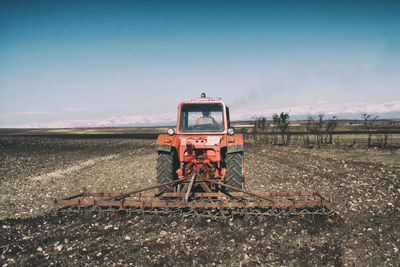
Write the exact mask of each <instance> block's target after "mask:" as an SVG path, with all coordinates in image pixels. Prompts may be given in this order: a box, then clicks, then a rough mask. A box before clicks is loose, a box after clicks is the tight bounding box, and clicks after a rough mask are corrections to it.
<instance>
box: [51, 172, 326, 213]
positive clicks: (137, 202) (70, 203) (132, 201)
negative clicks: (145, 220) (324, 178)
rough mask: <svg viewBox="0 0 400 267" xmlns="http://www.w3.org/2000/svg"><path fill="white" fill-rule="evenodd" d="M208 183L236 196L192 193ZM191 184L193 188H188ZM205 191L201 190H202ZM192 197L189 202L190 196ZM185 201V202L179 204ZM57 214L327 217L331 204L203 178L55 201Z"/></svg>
mask: <svg viewBox="0 0 400 267" xmlns="http://www.w3.org/2000/svg"><path fill="white" fill-rule="evenodd" d="M205 182H208V183H210V184H215V185H218V186H220V187H221V188H223V187H227V188H231V189H234V190H236V192H229V193H227V192H225V191H224V190H221V191H219V192H192V188H194V186H195V185H196V186H197V185H202V184H203V185H204V186H206V187H207V184H205ZM174 183H179V184H181V185H183V190H182V191H180V192H175V193H163V194H161V195H160V194H157V193H150V192H144V191H148V190H152V189H156V188H158V187H160V186H164V185H166V184H174ZM190 184H192V187H190ZM203 188H204V187H203ZM190 193H192V196H191V198H190V201H189V194H190ZM182 200H184V201H182ZM55 205H56V206H62V208H61V209H59V211H68V212H70V211H73V212H81V211H85V210H100V211H125V212H128V213H140V214H145V213H153V214H171V213H184V214H186V216H188V214H191V215H198V216H205V217H218V216H243V215H252V216H280V215H301V214H324V215H327V214H330V213H331V212H332V211H331V210H330V209H329V205H330V201H329V200H327V199H325V198H324V197H323V196H322V195H321V193H320V192H318V191H312V192H303V191H299V192H248V191H245V190H242V189H240V188H236V187H233V186H230V185H226V184H223V183H221V182H217V181H214V180H210V179H207V178H204V177H199V179H197V178H196V173H194V174H193V175H192V177H191V179H181V180H174V181H170V182H168V183H163V184H159V185H155V186H151V187H148V188H144V189H140V190H136V191H132V192H129V193H90V192H86V190H83V192H82V193H80V194H76V195H74V196H72V197H68V198H64V199H57V200H55Z"/></svg>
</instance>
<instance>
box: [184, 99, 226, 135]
mask: <svg viewBox="0 0 400 267" xmlns="http://www.w3.org/2000/svg"><path fill="white" fill-rule="evenodd" d="M222 110H223V106H222V104H183V105H182V107H181V119H180V123H179V130H180V131H181V132H221V131H223V130H224V116H223V112H222Z"/></svg>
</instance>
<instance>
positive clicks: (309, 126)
mask: <svg viewBox="0 0 400 267" xmlns="http://www.w3.org/2000/svg"><path fill="white" fill-rule="evenodd" d="M289 118H290V115H289V113H287V112H281V113H280V114H273V115H272V118H271V120H267V118H266V117H257V118H256V119H255V121H254V128H253V130H252V133H253V136H254V139H261V140H262V141H265V142H267V143H271V144H275V145H290V144H291V140H292V139H293V138H294V139H295V141H296V142H295V144H299V143H301V144H303V145H304V146H305V147H307V148H311V147H313V146H314V145H316V146H317V147H318V148H320V147H321V146H322V145H331V144H334V143H338V140H339V137H337V139H336V140H335V139H334V134H335V130H336V129H337V128H338V127H339V126H341V123H343V122H340V121H339V120H338V118H337V117H336V116H331V117H328V116H326V115H325V114H319V115H317V116H312V115H308V116H307V118H306V119H305V121H304V122H303V124H302V131H301V132H298V131H297V132H291V131H290V130H289V129H290V128H289V124H290V123H289ZM377 118H378V116H377V115H374V114H367V113H362V114H361V119H362V129H363V131H362V132H363V133H365V132H366V133H367V146H368V147H381V148H388V147H389V128H390V127H387V126H386V127H383V128H382V127H381V129H383V135H380V136H379V137H376V138H375V139H376V142H375V143H374V142H373V139H372V136H373V134H374V130H375V127H376V121H377ZM350 124H351V123H350ZM383 125H387V124H383ZM358 131H359V127H355V128H354V140H353V141H352V144H351V145H355V144H356V142H357V136H358V134H359V132H358ZM241 132H242V133H245V134H246V133H248V129H244V128H243V129H242V131H241ZM279 136H280V138H278V137H279ZM335 141H336V142H335Z"/></svg>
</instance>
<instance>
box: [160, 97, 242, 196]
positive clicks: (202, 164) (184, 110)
mask: <svg viewBox="0 0 400 267" xmlns="http://www.w3.org/2000/svg"><path fill="white" fill-rule="evenodd" d="M156 149H157V151H158V158H157V182H158V184H164V183H167V182H170V181H173V180H176V179H183V178H187V177H192V176H193V177H195V176H196V177H197V178H193V179H192V180H194V179H196V183H195V186H196V188H194V187H193V188H190V189H192V191H204V192H216V191H221V190H222V191H228V192H229V191H235V190H234V189H233V188H232V187H235V188H239V189H242V188H243V185H244V175H245V173H246V168H245V164H244V162H243V135H242V134H235V132H234V130H233V128H230V119H229V108H228V106H227V105H226V104H225V103H224V102H223V101H222V100H221V99H220V98H210V97H206V96H205V94H204V93H203V94H202V95H201V98H196V99H190V100H186V101H183V102H181V103H180V104H179V106H178V118H177V124H176V132H175V131H174V129H172V128H170V129H168V134H161V135H159V136H158V139H157V143H156ZM202 177H203V178H206V179H212V180H214V181H218V182H220V183H224V184H226V185H228V186H229V187H226V186H218V185H216V184H215V183H213V184H210V183H207V182H204V181H203V182H202V180H201V178H202ZM192 184H193V182H192ZM184 186H185V185H182V184H179V183H175V184H168V185H164V186H162V187H160V188H159V192H160V193H171V192H186V191H187V188H184ZM188 186H191V185H190V184H188ZM182 187H183V188H182Z"/></svg>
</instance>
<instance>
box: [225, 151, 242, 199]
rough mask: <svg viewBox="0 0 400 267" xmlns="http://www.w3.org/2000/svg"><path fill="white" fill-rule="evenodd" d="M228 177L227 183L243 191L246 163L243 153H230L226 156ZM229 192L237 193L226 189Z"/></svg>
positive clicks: (226, 178)
mask: <svg viewBox="0 0 400 267" xmlns="http://www.w3.org/2000/svg"><path fill="white" fill-rule="evenodd" d="M225 163H226V177H225V183H226V184H227V185H230V186H234V187H237V188H240V189H243V185H244V163H243V153H242V152H238V153H229V154H227V155H226V159H225ZM225 189H226V191H228V192H235V190H233V189H231V188H225Z"/></svg>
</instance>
